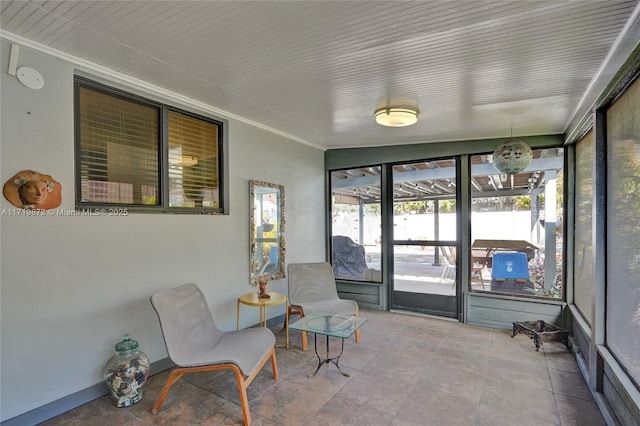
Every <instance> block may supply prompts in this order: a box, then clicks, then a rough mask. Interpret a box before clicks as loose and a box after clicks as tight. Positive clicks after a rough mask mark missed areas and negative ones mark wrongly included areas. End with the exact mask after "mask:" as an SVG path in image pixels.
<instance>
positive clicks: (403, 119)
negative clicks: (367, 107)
mask: <svg viewBox="0 0 640 426" xmlns="http://www.w3.org/2000/svg"><path fill="white" fill-rule="evenodd" d="M375 116H376V123H378V124H380V125H382V126H388V127H404V126H410V125H412V124H415V123H416V122H417V121H418V110H416V109H414V108H399V107H385V108H379V109H377V110H376V113H375Z"/></svg>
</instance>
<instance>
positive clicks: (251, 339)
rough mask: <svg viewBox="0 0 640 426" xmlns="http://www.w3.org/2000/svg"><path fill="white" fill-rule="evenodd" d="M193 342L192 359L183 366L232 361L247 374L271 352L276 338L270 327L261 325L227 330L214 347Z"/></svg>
mask: <svg viewBox="0 0 640 426" xmlns="http://www.w3.org/2000/svg"><path fill="white" fill-rule="evenodd" d="M193 343H194V345H193V347H192V348H191V349H192V353H191V357H190V358H191V359H190V360H189V363H188V364H187V365H182V367H195V366H199V365H211V364H228V363H232V364H235V365H237V366H238V367H239V368H240V370H242V372H243V373H244V374H245V375H247V374H249V373H251V372H252V371H253V370H254V369H255V368H256V367H257V366H258V364H259V363H260V361H261V360H262V358H264V357H265V355H267V353H269V351H270V350H271V348H272V347H273V345H275V343H276V338H275V336H274V335H273V333H272V332H271V330H269V329H268V328H263V327H259V328H247V329H244V330H239V331H228V332H225V333H224V334H223V336H222V339H221V340H220V342H218V344H216V345H215V346H214V347H207V346H206V344H203V345H202V346H199V342H193ZM203 343H204V342H203Z"/></svg>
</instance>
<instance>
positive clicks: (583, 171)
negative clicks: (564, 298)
mask: <svg viewBox="0 0 640 426" xmlns="http://www.w3.org/2000/svg"><path fill="white" fill-rule="evenodd" d="M593 146H594V143H593V132H589V133H588V134H587V135H586V136H585V137H584V138H582V140H581V141H580V142H578V144H577V145H576V207H575V234H574V238H575V259H574V282H573V286H574V302H575V305H576V307H577V308H578V309H579V310H580V312H581V313H582V315H583V316H584V319H585V320H586V321H587V322H588V323H589V324H591V314H592V312H591V311H592V307H591V305H592V303H593V296H594V293H595V288H596V284H595V274H594V268H593V243H592V235H593V233H592V231H591V226H592V225H593V210H592V209H593V161H594V160H593Z"/></svg>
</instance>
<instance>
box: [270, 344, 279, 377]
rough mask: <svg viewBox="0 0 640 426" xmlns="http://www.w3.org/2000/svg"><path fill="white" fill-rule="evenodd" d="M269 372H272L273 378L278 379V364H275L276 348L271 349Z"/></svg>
mask: <svg viewBox="0 0 640 426" xmlns="http://www.w3.org/2000/svg"><path fill="white" fill-rule="evenodd" d="M271 371H273V378H274V379H277V378H278V363H277V362H276V348H273V349H271Z"/></svg>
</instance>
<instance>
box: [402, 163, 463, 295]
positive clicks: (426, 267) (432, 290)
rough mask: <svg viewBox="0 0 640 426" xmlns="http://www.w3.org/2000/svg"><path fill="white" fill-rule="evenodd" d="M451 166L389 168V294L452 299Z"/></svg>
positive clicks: (453, 187) (453, 218)
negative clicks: (391, 266) (391, 286)
mask: <svg viewBox="0 0 640 426" xmlns="http://www.w3.org/2000/svg"><path fill="white" fill-rule="evenodd" d="M456 189H457V188H456V160H455V159H453V158H445V159H439V160H433V161H421V162H416V163H406V164H398V165H395V166H393V239H394V248H393V253H394V278H393V283H394V291H400V292H410V293H425V294H440V295H449V296H453V295H455V292H456V290H455V283H456V278H457V268H456V256H457V254H456V248H455V245H456V238H457V222H456V208H457V206H456Z"/></svg>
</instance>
